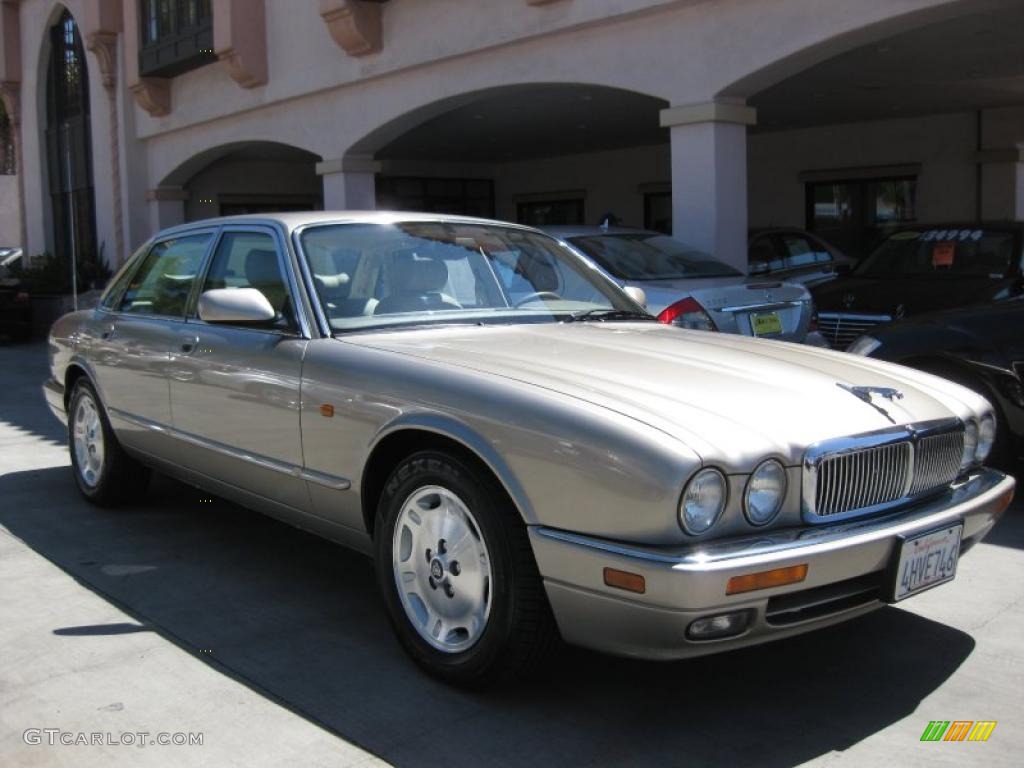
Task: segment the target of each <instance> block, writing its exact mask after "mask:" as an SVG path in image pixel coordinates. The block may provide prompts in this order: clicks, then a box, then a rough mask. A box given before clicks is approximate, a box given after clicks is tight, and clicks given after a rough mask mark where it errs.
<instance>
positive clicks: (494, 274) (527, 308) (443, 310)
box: [300, 221, 642, 331]
mask: <svg viewBox="0 0 1024 768" xmlns="http://www.w3.org/2000/svg"><path fill="white" fill-rule="evenodd" d="M300 241H301V244H302V252H303V255H304V257H305V259H306V262H307V264H308V265H309V269H310V271H311V273H312V275H313V282H314V284H315V287H316V292H317V294H318V296H319V298H320V303H321V305H322V306H323V309H324V312H325V313H326V315H327V319H328V322H329V323H330V325H331V327H332V328H333V329H334V330H335V331H348V330H365V329H375V328H383V327H395V326H401V325H424V324H445V323H494V322H504V323H521V322H559V321H561V320H564V319H567V318H569V317H571V316H573V315H582V313H590V315H591V316H593V315H594V314H598V315H599V314H601V313H604V312H608V313H614V312H621V313H638V314H639V313H642V310H641V308H640V307H639V306H638V305H637V304H635V303H633V301H632V300H631V299H629V297H627V296H626V295H625V294H624V293H623V292H622V291H620V290H619V289H618V287H617V286H615V285H614V284H612V283H611V282H610V281H608V280H607V279H606V278H605V277H604V276H602V275H601V274H600V273H599V272H598V271H597V270H595V269H594V268H593V267H591V266H590V265H588V264H586V263H585V262H583V261H582V260H581V259H580V258H579V257H578V256H576V255H575V254H573V253H572V252H571V251H569V250H568V249H567V248H565V247H564V246H563V245H560V244H559V243H558V241H556V240H554V239H552V238H550V237H548V236H546V235H541V234H538V233H534V232H530V231H525V230H521V229H516V228H513V227H502V226H496V225H484V224H462V223H445V222H434V221H430V222H418V221H417V222H396V223H390V224H325V225H320V226H315V227H310V228H308V229H306V230H304V231H303V233H302V235H301V237H300Z"/></svg>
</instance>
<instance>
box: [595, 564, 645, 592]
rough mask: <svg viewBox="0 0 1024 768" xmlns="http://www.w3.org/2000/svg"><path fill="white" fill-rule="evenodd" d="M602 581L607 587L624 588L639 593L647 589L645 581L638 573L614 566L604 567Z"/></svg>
mask: <svg viewBox="0 0 1024 768" xmlns="http://www.w3.org/2000/svg"><path fill="white" fill-rule="evenodd" d="M604 583H605V584H607V585H608V586H609V587H615V588H616V589H624V590H626V591H627V592H636V593H637V594H639V595H642V594H643V593H644V592H646V591H647V583H646V582H645V581H644V577H643V576H641V575H640V574H639V573H630V572H629V571H619V570H616V569H615V568H605V569H604Z"/></svg>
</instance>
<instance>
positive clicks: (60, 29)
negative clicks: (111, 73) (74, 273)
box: [46, 10, 101, 280]
mask: <svg viewBox="0 0 1024 768" xmlns="http://www.w3.org/2000/svg"><path fill="white" fill-rule="evenodd" d="M48 34H49V44H50V50H49V56H48V57H47V68H46V168H47V175H48V178H47V180H48V182H49V192H50V211H51V221H52V226H53V252H54V255H55V256H56V257H57V258H60V259H72V258H73V259H75V260H76V261H77V263H78V272H79V275H80V276H82V277H84V278H85V279H87V280H88V279H89V278H90V275H91V274H92V273H93V272H96V271H97V270H99V269H100V268H101V267H100V263H99V262H100V254H99V252H98V249H97V242H96V213H95V211H96V202H95V194H94V192H93V169H92V129H91V125H90V118H89V115H90V101H89V74H88V69H87V65H86V61H85V51H84V49H83V47H82V38H81V35H80V34H79V31H78V25H77V24H76V23H75V19H74V17H73V16H72V15H71V13H70V12H69V11H67V10H64V11H63V12H61V14H60V16H59V17H58V18H57V21H56V23H54V24H53V26H51V27H50V29H49V33H48Z"/></svg>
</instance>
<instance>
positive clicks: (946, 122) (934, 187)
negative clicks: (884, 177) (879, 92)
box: [747, 113, 977, 227]
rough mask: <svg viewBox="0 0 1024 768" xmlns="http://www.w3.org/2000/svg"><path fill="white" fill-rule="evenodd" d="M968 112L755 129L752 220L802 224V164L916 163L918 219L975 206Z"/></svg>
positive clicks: (960, 215)
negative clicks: (789, 128) (918, 169)
mask: <svg viewBox="0 0 1024 768" xmlns="http://www.w3.org/2000/svg"><path fill="white" fill-rule="evenodd" d="M976 142H977V136H976V130H975V116H974V114H973V113H965V114H953V115H929V116H925V117H916V118H911V119H905V120H881V121H877V122H865V123H851V124H845V125H831V126H822V127H818V128H809V129H806V130H796V131H780V132H773V133H760V134H754V135H752V136H751V137H750V139H749V143H748V149H747V152H748V163H749V169H750V172H749V178H748V200H749V204H750V226H752V227H763V226H779V225H783V226H803V225H804V185H803V184H802V183H801V182H800V181H799V179H798V175H799V174H800V173H801V172H802V171H816V170H833V169H842V168H857V167H866V166H884V165H901V164H908V163H919V164H920V165H921V173H920V175H919V177H918V188H917V208H918V210H917V214H918V218H919V219H921V220H923V221H928V220H942V219H971V218H973V217H974V211H975V194H976V193H975V190H976V186H977V185H976V181H975V163H974V155H975V147H976Z"/></svg>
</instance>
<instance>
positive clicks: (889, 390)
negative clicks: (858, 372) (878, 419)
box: [836, 381, 903, 424]
mask: <svg viewBox="0 0 1024 768" xmlns="http://www.w3.org/2000/svg"><path fill="white" fill-rule="evenodd" d="M836 386H837V387H839V388H840V389H843V390H846V391H847V392H849V393H850V394H851V395H853V396H854V397H857V398H859V399H861V400H863V401H864V402H865V403H867V404H868V405H870V406H871V407H872V408H874V409H875V410H876V411H878V412H879V413H881V414H882V415H883V416H885V418H887V419H888V420H889V421H891V422H892V423H893V424H895V423H896V420H895V419H893V417H892V416H890V415H889V412H888V411H887V410H885V408H882V407H881V406H880V405H878V403H876V402H875V401H874V400H873V396H874V395H878V396H879V397H881V398H884V399H885V400H888V401H889V402H890V403H894V402H896V401H897V400H902V399H903V393H902V392H900V391H899V390H898V389H894V388H893V387H874V386H871V385H856V384H844V383H843V382H841V381H837V382H836Z"/></svg>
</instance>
